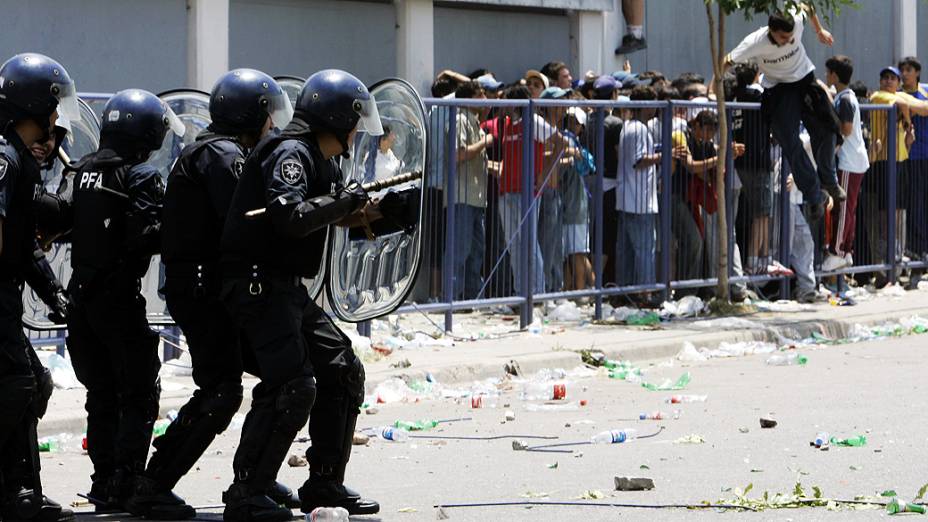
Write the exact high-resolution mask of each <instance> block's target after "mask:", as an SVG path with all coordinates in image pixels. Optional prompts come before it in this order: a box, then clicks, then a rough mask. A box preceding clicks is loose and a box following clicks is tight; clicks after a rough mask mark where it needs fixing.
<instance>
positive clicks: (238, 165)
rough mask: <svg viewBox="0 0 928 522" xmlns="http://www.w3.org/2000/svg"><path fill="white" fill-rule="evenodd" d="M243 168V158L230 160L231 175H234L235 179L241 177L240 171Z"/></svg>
mask: <svg viewBox="0 0 928 522" xmlns="http://www.w3.org/2000/svg"><path fill="white" fill-rule="evenodd" d="M244 169H245V160H244V159H242V158H236V160H235V161H233V162H232V175H233V176H235V179H239V178H241V177H242V171H243V170H244Z"/></svg>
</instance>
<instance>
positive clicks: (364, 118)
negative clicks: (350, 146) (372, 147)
mask: <svg viewBox="0 0 928 522" xmlns="http://www.w3.org/2000/svg"><path fill="white" fill-rule="evenodd" d="M354 103H355V105H354V108H355V112H357V113H358V115H359V116H361V119H359V120H358V125H357V127H356V129H357V130H358V132H366V133H367V134H370V135H371V136H382V135H383V125H382V124H381V123H380V113H379V112H378V111H377V102H376V101H375V100H374V96H373V95H372V96H371V97H370V98H369V99H367V100H355V101H354Z"/></svg>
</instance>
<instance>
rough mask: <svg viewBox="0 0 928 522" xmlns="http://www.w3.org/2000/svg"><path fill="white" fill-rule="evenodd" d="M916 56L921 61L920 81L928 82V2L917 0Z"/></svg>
mask: <svg viewBox="0 0 928 522" xmlns="http://www.w3.org/2000/svg"><path fill="white" fill-rule="evenodd" d="M917 40H918V56H919V61H921V62H922V67H923V70H922V82H923V83H924V82H928V3H926V2H918V38H917Z"/></svg>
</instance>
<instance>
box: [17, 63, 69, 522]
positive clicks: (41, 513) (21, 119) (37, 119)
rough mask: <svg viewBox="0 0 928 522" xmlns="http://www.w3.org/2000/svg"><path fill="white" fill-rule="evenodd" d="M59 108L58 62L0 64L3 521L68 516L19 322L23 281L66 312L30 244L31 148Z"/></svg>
mask: <svg viewBox="0 0 928 522" xmlns="http://www.w3.org/2000/svg"><path fill="white" fill-rule="evenodd" d="M59 114H60V115H61V117H62V120H64V119H65V118H66V117H68V118H75V117H77V116H78V115H79V113H78V109H77V98H76V95H75V88H74V82H73V81H72V80H71V77H70V76H69V75H68V72H67V71H66V70H65V68H64V67H62V66H61V64H59V63H58V62H56V61H55V60H52V59H51V58H49V57H47V56H43V55H41V54H20V55H17V56H14V57H13V58H11V59H9V60H7V61H6V62H5V63H4V64H3V65H2V66H0V412H2V414H0V518H3V519H6V520H33V521H39V520H41V521H46V520H48V521H53V520H73V519H74V514H73V512H71V511H70V510H68V509H62V507H61V506H60V505H58V504H57V503H55V502H53V501H51V500H49V499H48V498H46V497H45V496H44V495H43V494H42V483H41V478H40V476H39V471H40V465H39V455H38V444H37V440H36V425H37V422H38V419H39V418H41V417H42V416H43V415H44V414H45V411H46V408H47V407H48V400H49V398H50V397H51V393H52V380H51V375H50V374H49V372H48V370H47V369H45V368H44V367H43V366H42V364H41V363H40V362H39V359H38V357H37V356H36V353H35V351H34V350H33V349H32V346H31V345H30V344H29V340H28V339H27V338H26V336H25V335H24V334H23V323H22V315H23V301H22V292H23V286H22V285H23V282H24V281H25V282H26V283H28V284H29V286H30V287H32V288H33V290H34V291H35V292H36V293H37V294H38V295H39V297H40V298H41V299H42V300H43V301H45V302H46V303H47V304H48V305H49V307H50V308H51V310H52V312H57V314H58V315H59V316H63V315H64V314H65V313H66V306H67V297H66V295H65V293H64V290H63V289H62V288H61V285H60V284H59V283H58V281H57V280H56V279H55V276H54V274H53V273H52V271H51V268H50V267H49V266H48V262H47V261H45V257H44V256H43V255H41V250H39V249H38V245H37V242H36V235H35V234H36V223H37V213H41V212H46V211H47V210H46V209H44V208H43V207H42V205H41V202H40V199H41V198H40V197H39V195H40V193H41V191H40V188H39V187H40V184H41V176H40V173H39V164H38V163H37V162H36V160H35V158H34V157H33V156H32V154H31V152H30V151H29V147H30V146H31V145H33V144H34V143H36V142H44V141H47V140H48V138H49V135H50V134H51V132H52V129H53V127H54V122H55V121H56V119H57V118H58V115H59ZM49 217H50V218H51V219H57V216H49ZM60 318H61V317H59V319H60Z"/></svg>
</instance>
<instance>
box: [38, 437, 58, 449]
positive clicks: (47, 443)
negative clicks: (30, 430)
mask: <svg viewBox="0 0 928 522" xmlns="http://www.w3.org/2000/svg"><path fill="white" fill-rule="evenodd" d="M60 450H61V444H60V443H59V441H58V438H57V437H55V436H51V437H42V438H41V439H39V451H41V452H57V451H60Z"/></svg>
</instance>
